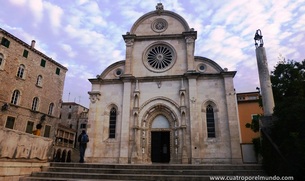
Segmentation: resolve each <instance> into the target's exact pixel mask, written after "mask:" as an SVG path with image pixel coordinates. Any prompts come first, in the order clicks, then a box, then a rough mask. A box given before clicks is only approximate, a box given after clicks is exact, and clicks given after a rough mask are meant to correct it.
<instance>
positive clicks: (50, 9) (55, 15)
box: [44, 2, 64, 33]
mask: <svg viewBox="0 0 305 181" xmlns="http://www.w3.org/2000/svg"><path fill="white" fill-rule="evenodd" d="M44 8H45V9H46V11H47V13H48V19H49V22H50V26H51V27H52V30H53V32H54V33H58V30H59V29H60V28H61V21H62V16H63V14H64V12H63V10H62V9H61V8H60V7H59V6H57V5H53V4H51V3H48V2H46V3H45V4H44Z"/></svg>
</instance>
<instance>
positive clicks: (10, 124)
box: [5, 116, 15, 129]
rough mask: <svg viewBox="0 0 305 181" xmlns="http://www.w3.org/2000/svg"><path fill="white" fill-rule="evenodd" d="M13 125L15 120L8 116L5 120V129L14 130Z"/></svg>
mask: <svg viewBox="0 0 305 181" xmlns="http://www.w3.org/2000/svg"><path fill="white" fill-rule="evenodd" d="M14 124H15V118H14V117H10V116H8V117H7V119H6V124H5V127H6V128H10V129H14Z"/></svg>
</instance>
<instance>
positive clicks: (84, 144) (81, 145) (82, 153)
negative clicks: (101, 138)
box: [78, 130, 89, 163]
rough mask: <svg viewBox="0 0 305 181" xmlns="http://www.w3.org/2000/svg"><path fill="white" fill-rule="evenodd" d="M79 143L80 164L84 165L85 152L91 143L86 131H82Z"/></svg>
mask: <svg viewBox="0 0 305 181" xmlns="http://www.w3.org/2000/svg"><path fill="white" fill-rule="evenodd" d="M78 142H79V157H80V158H79V163H84V162H85V160H84V156H85V151H86V148H87V143H88V142H89V137H88V135H87V133H86V131H85V130H82V133H81V134H80V135H79V136H78Z"/></svg>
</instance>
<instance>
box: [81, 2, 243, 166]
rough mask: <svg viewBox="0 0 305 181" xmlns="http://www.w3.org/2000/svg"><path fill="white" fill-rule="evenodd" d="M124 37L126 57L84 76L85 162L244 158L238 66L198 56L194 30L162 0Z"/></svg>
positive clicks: (191, 161)
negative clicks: (86, 113)
mask: <svg viewBox="0 0 305 181" xmlns="http://www.w3.org/2000/svg"><path fill="white" fill-rule="evenodd" d="M123 38H124V41H125V43H126V57H125V60H123V61H118V62H116V63H114V64H112V65H110V66H109V67H107V68H106V69H105V70H104V71H103V72H102V73H101V74H100V75H99V76H97V78H94V79H89V81H90V82H91V84H92V89H91V91H90V92H89V95H90V100H91V103H90V112H89V118H88V127H87V131H88V135H89V137H90V142H89V143H88V147H87V150H86V155H85V159H86V162H92V163H141V164H150V163H155V162H156V163H183V164H202V163H241V162H242V158H241V150H240V133H239V122H238V112H237V103H236V94H235V90H234V85H233V78H234V76H235V74H236V71H228V70H227V69H226V68H224V69H223V68H221V67H220V66H219V65H218V64H217V63H216V62H214V61H213V60H211V59H208V58H205V57H202V56H195V55H194V49H195V41H196V38H197V32H196V31H194V29H193V28H190V27H189V25H188V23H187V22H186V21H185V19H184V18H182V17H181V16H180V15H178V14H176V13H174V12H171V11H167V10H164V8H163V5H162V4H161V3H159V4H157V6H156V10H155V11H152V12H149V13H146V14H144V15H143V16H142V17H140V18H139V19H138V20H137V21H136V22H135V23H134V24H133V26H132V28H131V30H130V32H127V33H126V34H125V35H123Z"/></svg>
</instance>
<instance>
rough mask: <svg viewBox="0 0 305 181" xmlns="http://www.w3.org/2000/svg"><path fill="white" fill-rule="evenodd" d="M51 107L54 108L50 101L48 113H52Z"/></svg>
mask: <svg viewBox="0 0 305 181" xmlns="http://www.w3.org/2000/svg"><path fill="white" fill-rule="evenodd" d="M53 108H54V103H51V104H50V105H49V111H48V115H52V113H53Z"/></svg>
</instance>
